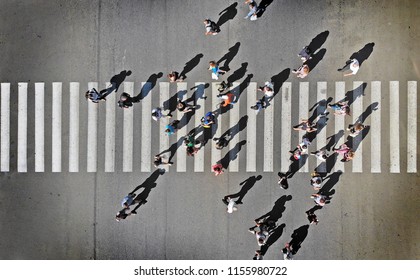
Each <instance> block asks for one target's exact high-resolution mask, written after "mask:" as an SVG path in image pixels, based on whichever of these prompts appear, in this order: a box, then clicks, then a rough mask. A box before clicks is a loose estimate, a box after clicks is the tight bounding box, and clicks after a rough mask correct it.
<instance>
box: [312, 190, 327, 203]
mask: <svg viewBox="0 0 420 280" xmlns="http://www.w3.org/2000/svg"><path fill="white" fill-rule="evenodd" d="M311 198H313V199H314V201H315V203H316V204H317V205H319V206H324V205H325V203H326V202H327V197H326V196H325V195H322V194H318V193H314V194H313V195H311Z"/></svg>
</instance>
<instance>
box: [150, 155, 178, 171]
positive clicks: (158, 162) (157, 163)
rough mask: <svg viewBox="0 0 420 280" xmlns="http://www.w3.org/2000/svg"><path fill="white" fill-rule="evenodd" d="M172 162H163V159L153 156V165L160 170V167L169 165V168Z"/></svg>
mask: <svg viewBox="0 0 420 280" xmlns="http://www.w3.org/2000/svg"><path fill="white" fill-rule="evenodd" d="M172 164H173V162H170V161H169V160H167V161H163V157H162V156H160V155H155V157H154V159H153V165H154V166H155V167H157V168H160V166H161V165H169V166H171V165H172Z"/></svg>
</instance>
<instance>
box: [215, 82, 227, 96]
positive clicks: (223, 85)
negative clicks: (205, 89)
mask: <svg viewBox="0 0 420 280" xmlns="http://www.w3.org/2000/svg"><path fill="white" fill-rule="evenodd" d="M228 88H229V84H228V83H226V82H225V81H222V82H221V83H220V84H219V86H218V87H217V90H218V91H219V92H220V94H218V95H217V97H220V96H222V93H223V92H224V91H225V90H227V89H228Z"/></svg>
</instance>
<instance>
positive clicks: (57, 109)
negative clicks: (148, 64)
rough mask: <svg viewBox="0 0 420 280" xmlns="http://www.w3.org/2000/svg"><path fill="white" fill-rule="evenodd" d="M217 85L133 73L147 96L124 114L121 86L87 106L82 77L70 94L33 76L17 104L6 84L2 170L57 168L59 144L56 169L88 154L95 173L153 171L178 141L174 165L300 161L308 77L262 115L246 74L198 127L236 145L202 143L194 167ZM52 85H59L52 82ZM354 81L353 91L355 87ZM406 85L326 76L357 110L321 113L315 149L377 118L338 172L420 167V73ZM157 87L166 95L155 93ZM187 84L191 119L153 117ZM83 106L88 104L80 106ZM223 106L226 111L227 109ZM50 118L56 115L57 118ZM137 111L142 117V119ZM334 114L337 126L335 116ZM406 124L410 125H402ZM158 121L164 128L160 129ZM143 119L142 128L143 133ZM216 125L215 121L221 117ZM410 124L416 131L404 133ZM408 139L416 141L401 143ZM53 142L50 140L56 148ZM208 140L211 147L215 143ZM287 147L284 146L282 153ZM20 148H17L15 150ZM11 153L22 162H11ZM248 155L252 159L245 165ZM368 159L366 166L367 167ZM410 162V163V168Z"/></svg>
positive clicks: (260, 167)
mask: <svg viewBox="0 0 420 280" xmlns="http://www.w3.org/2000/svg"><path fill="white" fill-rule="evenodd" d="M218 84H219V83H217V82H213V83H211V84H210V85H209V86H208V87H207V86H206V84H205V83H203V82H196V83H194V84H192V85H193V86H195V88H194V89H192V90H189V88H188V83H186V82H180V83H174V84H170V83H168V82H159V83H158V84H157V86H156V87H154V88H153V89H152V84H150V83H139V84H136V83H134V82H124V83H123V84H122V85H121V89H123V90H121V92H122V91H125V92H127V93H129V94H130V95H132V96H135V95H136V94H135V90H134V89H135V88H137V86H140V85H141V88H142V93H141V96H142V98H141V101H140V104H139V105H137V104H134V106H133V107H130V108H128V109H124V111H123V113H122V114H121V115H120V114H117V113H116V112H117V110H120V109H119V108H118V106H117V103H116V101H117V99H118V98H119V94H118V95H117V94H116V93H115V92H114V93H112V94H110V95H108V96H107V101H106V102H101V103H98V104H95V103H92V102H87V101H86V103H84V104H86V105H83V106H82V107H80V108H79V106H80V105H79V104H83V103H81V102H84V99H85V98H84V92H85V90H84V85H80V83H78V82H71V83H70V84H69V99H67V98H63V96H65V95H66V89H67V85H65V84H63V83H61V82H54V83H52V84H50V85H48V84H45V83H43V82H39V83H38V82H37V83H34V87H31V85H30V84H28V83H18V84H17V104H16V105H15V104H13V103H11V89H12V90H13V86H14V85H13V84H10V83H1V91H0V102H1V106H0V108H1V112H0V147H1V151H0V172H13V171H17V172H48V170H47V169H46V168H45V161H46V160H47V159H48V160H49V159H50V157H49V156H46V155H45V154H46V151H51V172H65V171H67V170H63V168H62V162H63V161H67V162H68V172H81V171H82V170H80V168H79V164H80V160H79V159H80V158H82V159H83V158H85V159H86V160H87V165H86V171H87V172H98V171H105V172H118V171H123V172H136V171H141V172H150V171H151V170H152V166H153V164H152V160H153V155H154V154H158V153H159V152H162V151H165V150H168V149H169V150H170V152H169V151H168V152H167V153H165V155H164V156H165V159H168V158H169V157H170V155H171V152H172V153H173V152H174V151H175V150H176V154H175V156H174V157H173V158H172V160H171V161H173V162H174V163H175V165H174V167H172V168H169V166H164V168H165V169H166V170H167V171H170V172H188V171H193V172H208V168H209V167H210V166H211V165H212V164H214V163H216V162H217V161H219V160H221V159H222V158H223V157H225V156H227V155H230V156H232V158H229V159H227V160H228V161H229V167H228V170H227V172H241V171H242V170H241V167H242V166H243V167H245V170H243V171H246V172H258V171H263V172H274V171H276V170H274V169H275V166H277V165H276V164H277V163H278V164H279V168H280V170H281V171H282V172H285V171H287V170H288V168H289V166H290V164H291V161H290V160H289V158H290V154H289V150H291V149H294V147H295V145H296V143H293V142H292V141H291V139H292V136H293V135H295V133H297V132H294V131H293V130H292V125H296V124H298V123H300V121H301V119H308V117H309V114H312V113H311V112H309V107H310V104H309V95H310V90H309V89H310V88H309V82H300V83H299V84H297V83H293V82H285V83H284V84H283V85H282V87H281V90H280V91H279V93H278V95H277V96H275V97H274V99H273V100H271V102H270V106H268V107H267V108H266V109H263V111H262V112H260V113H259V114H256V111H255V110H253V109H251V108H250V107H251V106H253V105H255V103H256V101H257V99H258V98H257V96H258V95H259V94H257V83H256V82H251V83H249V84H248V86H247V88H245V89H242V88H241V89H240V88H239V85H240V83H239V82H235V83H233V85H232V87H231V90H233V91H234V92H233V93H234V94H235V95H238V94H239V91H243V92H242V94H241V96H240V98H239V99H238V100H237V101H236V103H234V104H233V106H232V108H230V109H229V110H228V111H227V112H226V113H224V114H217V115H218V119H217V131H210V130H208V129H199V130H198V131H202V130H204V133H205V134H206V135H210V134H212V135H213V136H214V137H217V138H218V137H220V136H221V135H222V134H223V133H224V132H226V129H230V128H234V129H235V131H232V133H233V134H234V137H233V138H232V139H231V140H230V142H229V146H228V147H227V148H224V149H223V150H218V149H216V148H215V145H214V144H215V143H214V141H213V140H212V139H209V140H208V143H207V145H206V147H203V148H202V149H201V150H200V151H199V152H198V153H197V154H196V155H195V156H194V157H193V158H191V160H192V161H193V163H194V167H193V170H188V168H187V162H189V159H188V158H189V157H187V156H186V152H185V148H184V147H183V144H182V143H181V142H182V140H183V139H182V137H183V136H185V135H186V134H187V133H188V132H189V131H190V130H191V129H192V128H193V127H196V128H197V127H199V126H200V124H201V118H202V116H204V115H205V113H206V112H208V111H213V110H216V105H217V104H218V103H219V102H220V100H218V98H217V95H218V94H219V92H218V90H217V89H218ZM50 86H51V89H52V90H51V92H50V91H49V90H48V89H49V88H50ZM85 86H86V85H85ZM190 86H191V85H190ZM346 86H347V87H348V88H347V90H349V91H347V96H346ZM401 86H403V87H401ZM80 87H82V88H80ZM87 88H88V89H90V88H96V89H98V83H97V82H89V83H88V84H87ZM365 88H366V89H365ZM28 89H29V91H28ZM46 89H47V90H46ZM403 89H404V91H405V85H401V84H400V82H399V81H390V82H386V83H381V82H380V81H372V82H367V83H366V84H365V83H364V82H363V81H355V82H352V83H346V82H344V81H339V82H335V83H331V84H328V83H327V82H322V81H321V82H317V84H316V91H317V93H316V98H317V101H320V100H327V99H328V98H329V97H332V98H333V103H335V102H337V101H340V100H343V99H345V98H347V99H349V98H350V99H351V98H353V99H352V100H350V103H351V105H350V106H351V112H352V116H351V117H348V116H334V115H333V113H332V112H331V110H329V111H330V115H329V116H328V121H327V125H326V126H323V125H322V121H321V122H319V123H320V124H319V125H318V131H317V134H316V137H315V139H314V143H313V144H312V145H311V146H310V149H309V151H315V150H317V149H320V148H323V147H325V146H326V145H327V142H328V143H331V142H335V143H336V145H335V146H336V147H338V146H340V145H341V144H342V143H344V142H346V141H347V135H348V132H347V131H346V124H349V123H355V122H356V121H358V120H360V119H359V118H360V117H361V118H362V121H363V123H364V124H366V125H369V129H367V130H366V131H364V132H362V134H363V133H364V134H363V137H361V136H362V135H359V136H357V137H354V138H352V139H351V140H350V144H351V145H352V146H353V148H354V149H355V150H356V155H355V157H354V159H353V160H352V161H351V162H350V163H343V162H341V161H340V160H341V156H338V157H337V161H336V162H335V163H334V166H333V169H332V171H338V170H341V171H343V172H344V171H345V169H346V170H347V172H353V173H362V172H366V171H368V169H367V168H368V166H369V162H370V171H369V172H371V173H381V172H383V170H382V168H381V165H382V164H383V166H386V168H385V169H384V170H385V172H390V173H400V172H407V173H417V156H418V155H417V118H418V113H417V81H408V82H407V88H406V93H403ZM32 90H33V91H34V104H31V103H28V96H30V95H31V94H33V93H32V92H30V91H32ZM175 90H176V91H175ZM152 91H154V92H156V93H157V94H155V95H152ZM235 91H238V92H235ZM382 91H383V92H389V109H388V108H386V109H387V110H382V104H381V102H382V101H383V100H382V96H383V94H382ZM188 92H190V93H191V94H193V96H195V104H196V105H198V106H199V108H198V109H197V110H195V113H194V115H195V116H194V117H193V118H191V120H190V121H189V123H187V122H186V118H187V117H186V116H184V113H181V112H173V117H172V118H171V119H168V118H162V119H161V120H160V121H159V123H156V122H155V121H153V120H152V118H151V115H150V114H151V111H152V108H153V107H152V100H155V102H156V104H159V106H161V107H162V104H163V103H164V102H166V103H169V102H168V100H169V99H171V100H172V101H173V102H176V99H177V98H178V99H181V98H182V99H184V100H185V99H186V98H187V93H188ZM194 92H195V93H194ZM400 93H401V94H400ZM174 94H175V95H177V96H175V95H174ZM405 94H406V95H405ZM206 97H208V98H206ZM402 97H407V107H406V109H407V122H405V121H404V120H403V121H401V120H400V115H403V116H405V113H404V114H402V113H400V111H401V110H403V109H402V108H400V103H402V102H401V101H400V98H402ZM244 99H246V100H244ZM29 100H32V99H29ZM46 100H51V102H52V103H51V107H49V108H47V107H45V103H46ZM81 100H83V101H81ZM241 100H242V101H241ZM311 100H312V99H311ZM172 101H171V102H172ZM67 102H68V103H67ZM104 103H105V104H104ZM241 103H242V104H241ZM244 103H246V104H244ZM65 104H69V110H63V106H66V105H65ZM385 104H387V103H385ZM403 104H405V102H404V103H403ZM245 105H246V110H245V111H243V110H242V109H241V106H242V108H244V107H245ZM15 106H16V107H15ZM101 106H102V107H103V106H105V108H104V109H101V110H99V107H101ZM155 106H156V105H155ZM171 106H173V105H171ZM325 106H326V104H325V102H321V103H319V104H318V107H315V108H316V109H315V110H317V112H316V115H319V114H320V113H323V112H324V110H325V109H326V107H325ZM295 107H299V109H298V112H296V114H294V113H293V112H294V111H293V109H292V108H295ZM11 110H16V111H17V119H16V120H14V119H12V120H11ZM81 110H82V112H80V111H81ZM121 110H122V109H121ZM63 111H64V112H67V111H68V114H69V115H68V116H66V115H64V114H63ZM216 111H218V112H219V113H220V112H221V111H220V109H217V110H216ZM30 112H32V113H30ZM245 112H246V113H245ZM165 113H167V111H166V112H165ZM382 113H384V114H388V116H382ZM32 114H34V115H32ZM31 115H32V116H34V121H33V122H34V124H35V126H34V132H35V133H34V137H28V118H29V117H30V116H31ZM81 115H82V116H83V115H86V116H87V120H86V122H87V126H80V116H81ZM245 115H247V123H246V126H245V128H244V129H242V127H240V126H239V125H238V123H239V122H240V120H241V119H242V118H243V117H244V116H245ZM12 116H15V115H12ZM117 116H122V119H120V118H117ZM137 116H139V117H137ZM49 117H50V118H51V119H48V118H49ZM388 117H389V122H387V123H381V120H382V119H383V118H384V119H388ZM137 118H138V119H139V121H138V122H139V124H137V123H136V119H137ZM363 118H366V119H363ZM175 119H178V120H182V123H180V129H179V130H178V131H177V132H176V133H175V134H174V135H171V136H167V135H166V134H165V132H164V130H165V126H166V125H167V124H168V123H169V122H170V121H173V120H175ZM63 120H64V121H63ZM67 120H68V135H66V134H64V130H63V126H64V125H67V124H66V123H67ZM99 120H105V121H99ZM120 121H122V122H123V124H121V125H122V135H121V136H119V135H116V127H117V126H118V125H119V122H120ZM11 122H12V123H16V124H17V133H16V134H14V133H11V131H10V130H11V127H10V125H11ZM262 122H263V123H264V124H263V132H262V133H261V134H258V135H257V123H262ZM30 123H32V121H31V122H30ZM333 123H334V125H332V124H333ZM102 125H104V126H105V127H104V129H105V138H104V139H98V129H100V127H101V126H102ZM242 125H243V124H242ZM403 125H406V126H407V127H406V128H405V127H400V126H403ZM152 126H153V127H156V129H153V130H152ZM139 127H140V128H141V133H140V134H135V131H136V129H138V128H139ZM81 128H84V129H86V131H81ZM210 129H215V126H214V127H212V128H210ZM405 129H406V131H407V133H405ZM382 130H383V131H387V130H389V134H388V133H385V134H384V133H382ZM152 132H153V133H152ZM119 133H120V132H119ZM157 133H158V134H157ZM155 134H156V135H155ZM200 134H201V133H200ZM303 134H304V132H301V131H300V132H299V140H300V139H301V137H302V136H303ZM49 135H51V137H52V138H51V142H49V141H45V136H47V137H50V136H49ZM101 135H102V133H101ZM334 135H335V137H336V138H335V139H330V138H327V137H329V136H333V137H334ZM138 136H141V139H136V138H137V137H138ZM13 137H16V139H11V138H13ZM84 137H86V140H87V143H86V147H87V148H86V155H81V154H80V153H81V150H80V147H79V143H80V141H81V140H80V139H83V138H84ZM120 137H121V138H122V142H121V143H122V147H121V148H118V147H116V141H117V140H118V139H121V138H120ZM196 137H197V138H200V139H201V138H202V137H203V135H196ZM277 137H278V139H279V141H280V143H279V147H278V148H276V149H274V139H275V138H276V139H277ZM294 137H296V136H294ZM382 137H389V143H388V140H387V139H385V140H384V139H383V138H382ZM405 137H406V138H405ZM245 138H246V145H245V146H243V147H240V149H239V152H238V153H236V152H235V153H229V151H231V150H232V149H234V148H238V146H239V145H242V141H241V139H245ZM369 138H370V140H368V141H366V143H367V144H369V141H370V146H366V143H365V144H363V142H365V139H369ZM405 139H406V140H405ZM67 140H68V146H67V147H64V146H63V145H62V143H67ZM153 141H155V142H157V141H159V142H158V143H155V144H156V145H157V146H158V147H159V151H152V147H156V145H155V144H154V143H152V142H153ZM11 143H16V144H15V145H13V144H11ZM134 143H138V144H139V145H140V148H139V149H138V150H136V149H135V145H134ZM243 143H245V142H243ZM259 143H263V145H260V147H258V145H259ZM46 144H47V145H46ZM152 144H153V145H152ZM405 144H406V145H407V147H401V145H405ZM11 145H12V146H11ZM49 145H51V146H50V147H49ZM208 146H210V148H207V147H208ZM366 147H368V148H369V149H370V152H369V151H366ZM63 148H64V149H68V158H67V159H66V158H62V155H66V154H67V153H64V154H62V149H63ZM257 149H260V150H261V152H263V161H262V162H260V161H259V158H257ZM369 149H367V150H369ZM206 150H209V151H210V152H209V155H210V156H209V157H207V156H206V157H205V154H206V152H205V151H206ZM28 151H32V152H33V153H34V154H33V155H31V154H28ZM274 151H276V152H274ZM278 151H280V152H279V153H278ZM381 151H389V153H390V154H389V156H384V155H381ZM401 151H404V153H401ZM405 151H406V152H405ZM119 152H121V153H122V160H117V161H116V153H119ZM11 153H16V157H15V156H14V155H12V154H11ZM98 153H104V157H99V158H98ZM136 153H139V154H136ZM277 153H278V154H277ZM330 153H331V151H330ZM369 157H370V159H369ZM28 158H33V159H34V161H33V162H32V161H28ZM11 159H12V160H15V162H12V163H11ZM98 159H100V160H101V161H102V160H104V162H98ZM383 160H389V162H388V163H387V162H383ZM241 162H244V165H242V164H241ZM365 164H367V165H366V166H364V165H365ZM312 165H314V166H312ZM388 166H389V169H388ZM315 167H318V171H319V172H325V171H327V165H326V164H321V162H320V161H319V160H315V159H308V160H307V162H306V164H305V165H304V166H303V167H301V168H300V169H299V172H308V171H309V170H313V169H314V168H315ZM405 167H406V170H404V169H405ZM102 168H104V169H102ZM13 169H16V170H13ZM280 170H278V171H280ZM328 170H329V169H328Z"/></svg>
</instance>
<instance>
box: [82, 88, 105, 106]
mask: <svg viewBox="0 0 420 280" xmlns="http://www.w3.org/2000/svg"><path fill="white" fill-rule="evenodd" d="M85 97H86V99H89V100H90V101H92V102H93V103H98V102H99V101H100V100H104V101H106V99H105V97H103V95H102V94H100V93H99V92H98V91H97V90H96V89H95V88H92V89H90V90H88V91H86V94H85Z"/></svg>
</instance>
